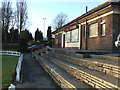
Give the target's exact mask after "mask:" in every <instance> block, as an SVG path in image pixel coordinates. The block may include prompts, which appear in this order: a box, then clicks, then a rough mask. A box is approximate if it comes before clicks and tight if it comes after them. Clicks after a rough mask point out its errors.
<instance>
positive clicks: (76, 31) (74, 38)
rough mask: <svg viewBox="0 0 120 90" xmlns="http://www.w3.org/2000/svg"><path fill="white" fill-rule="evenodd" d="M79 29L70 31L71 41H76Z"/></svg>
mask: <svg viewBox="0 0 120 90" xmlns="http://www.w3.org/2000/svg"><path fill="white" fill-rule="evenodd" d="M78 37H79V31H78V28H77V29H74V30H72V31H71V42H78V39H79V38H78Z"/></svg>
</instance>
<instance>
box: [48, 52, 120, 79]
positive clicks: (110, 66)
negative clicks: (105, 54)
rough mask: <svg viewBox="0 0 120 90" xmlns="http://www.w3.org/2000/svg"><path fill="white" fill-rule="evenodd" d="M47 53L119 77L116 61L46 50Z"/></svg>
mask: <svg viewBox="0 0 120 90" xmlns="http://www.w3.org/2000/svg"><path fill="white" fill-rule="evenodd" d="M48 54H49V55H51V56H54V57H56V58H59V59H63V60H64V61H67V62H69V63H72V64H75V65H79V66H82V67H86V68H89V69H93V70H97V71H100V72H103V73H106V74H109V75H112V76H114V77H116V78H119V79H120V67H119V66H118V65H119V64H118V62H116V61H107V60H103V59H90V58H82V59H81V58H77V57H73V56H68V55H64V54H60V53H53V52H48Z"/></svg>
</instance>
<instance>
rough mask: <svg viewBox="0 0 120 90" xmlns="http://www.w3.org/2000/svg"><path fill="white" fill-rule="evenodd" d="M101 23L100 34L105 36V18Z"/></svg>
mask: <svg viewBox="0 0 120 90" xmlns="http://www.w3.org/2000/svg"><path fill="white" fill-rule="evenodd" d="M100 24H101V36H105V26H106V25H105V20H102V22H101V23H100Z"/></svg>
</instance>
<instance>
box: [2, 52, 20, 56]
mask: <svg viewBox="0 0 120 90" xmlns="http://www.w3.org/2000/svg"><path fill="white" fill-rule="evenodd" d="M0 54H1V55H13V56H20V55H21V53H20V52H17V51H0Z"/></svg>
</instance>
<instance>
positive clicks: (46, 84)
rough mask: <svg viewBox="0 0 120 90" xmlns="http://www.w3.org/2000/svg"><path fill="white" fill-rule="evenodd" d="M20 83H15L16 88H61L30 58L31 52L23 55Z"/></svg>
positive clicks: (35, 89)
mask: <svg viewBox="0 0 120 90" xmlns="http://www.w3.org/2000/svg"><path fill="white" fill-rule="evenodd" d="M22 81H23V82H22V83H17V85H16V87H17V89H20V90H21V89H22V90H23V89H24V90H26V89H27V90H31V89H32V90H41V89H42V90H43V89H52V90H56V89H57V90H61V88H60V87H59V86H58V85H57V84H56V83H55V82H54V80H53V79H52V78H51V77H50V76H49V74H48V73H47V72H46V71H45V70H44V69H43V67H42V66H41V65H40V64H39V63H38V62H37V61H36V59H34V58H32V54H31V53H28V54H25V55H24V59H23V75H22Z"/></svg>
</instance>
